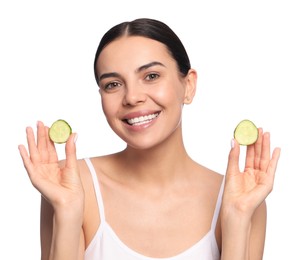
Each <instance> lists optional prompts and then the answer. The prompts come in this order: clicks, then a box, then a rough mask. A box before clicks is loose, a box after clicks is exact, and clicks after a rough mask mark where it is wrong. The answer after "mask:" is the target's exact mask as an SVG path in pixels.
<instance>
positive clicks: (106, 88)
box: [104, 81, 121, 90]
mask: <svg viewBox="0 0 299 260" xmlns="http://www.w3.org/2000/svg"><path fill="white" fill-rule="evenodd" d="M120 85H121V83H119V82H116V81H113V82H109V83H107V84H105V85H104V89H105V90H109V89H113V88H116V87H119V86H120Z"/></svg>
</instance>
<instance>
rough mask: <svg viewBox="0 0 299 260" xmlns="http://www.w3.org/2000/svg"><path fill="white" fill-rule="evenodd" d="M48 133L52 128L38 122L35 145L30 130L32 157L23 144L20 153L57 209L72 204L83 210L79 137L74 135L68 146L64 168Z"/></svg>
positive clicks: (36, 182) (30, 176) (26, 166)
mask: <svg viewBox="0 0 299 260" xmlns="http://www.w3.org/2000/svg"><path fill="white" fill-rule="evenodd" d="M48 131H49V128H48V127H45V126H44V124H43V123H42V122H38V123H37V142H35V137H34V133H33V130H32V128H31V127H27V129H26V133H27V143H28V149H29V154H28V152H27V150H26V148H25V146H24V145H19V151H20V154H21V157H22V160H23V163H24V166H25V168H26V170H27V173H28V176H29V178H30V180H31V182H32V184H33V186H34V187H35V188H36V189H37V190H39V192H40V193H41V194H42V195H43V196H44V197H45V198H46V200H48V202H49V203H50V204H51V205H52V206H53V208H54V210H55V209H57V208H59V207H61V206H63V207H65V206H67V205H69V206H70V208H73V209H75V208H77V209H79V210H82V211H83V201H84V192H83V187H82V183H81V179H80V175H79V170H78V166H77V158H76V146H75V138H76V134H72V135H71V136H70V138H69V139H68V141H67V143H66V146H65V152H66V161H65V165H64V166H61V165H59V162H58V156H57V152H56V149H55V145H54V143H53V142H52V141H51V140H50V139H49V135H48Z"/></svg>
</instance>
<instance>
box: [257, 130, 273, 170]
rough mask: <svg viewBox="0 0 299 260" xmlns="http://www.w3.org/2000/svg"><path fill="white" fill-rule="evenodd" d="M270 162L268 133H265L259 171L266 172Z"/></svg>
mask: <svg viewBox="0 0 299 260" xmlns="http://www.w3.org/2000/svg"><path fill="white" fill-rule="evenodd" d="M269 161H270V133H265V134H264V136H263V142H262V154H261V159H260V166H259V168H260V170H261V171H263V172H266V171H267V168H268V165H269Z"/></svg>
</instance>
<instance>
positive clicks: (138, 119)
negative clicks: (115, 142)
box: [126, 113, 159, 125]
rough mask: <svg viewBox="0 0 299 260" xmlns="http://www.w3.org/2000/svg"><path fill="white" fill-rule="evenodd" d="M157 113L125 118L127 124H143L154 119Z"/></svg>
mask: <svg viewBox="0 0 299 260" xmlns="http://www.w3.org/2000/svg"><path fill="white" fill-rule="evenodd" d="M158 115H159V113H155V114H151V115H146V116H139V117H134V118H130V119H127V120H126V122H127V123H128V124H129V125H143V124H147V123H149V122H151V121H152V120H153V119H155V118H156V117H157V116H158Z"/></svg>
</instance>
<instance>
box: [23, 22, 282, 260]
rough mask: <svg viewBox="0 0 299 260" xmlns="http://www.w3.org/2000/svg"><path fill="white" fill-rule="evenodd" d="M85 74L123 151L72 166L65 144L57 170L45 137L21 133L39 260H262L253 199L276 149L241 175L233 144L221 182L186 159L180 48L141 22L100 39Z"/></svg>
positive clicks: (189, 88) (264, 142) (259, 217)
mask: <svg viewBox="0 0 299 260" xmlns="http://www.w3.org/2000/svg"><path fill="white" fill-rule="evenodd" d="M94 72H95V77H96V81H97V84H98V86H99V92H100V95H101V100H102V107H103V112H104V114H105V116H106V118H107V121H108V123H109V125H110V126H111V129H112V130H113V131H114V132H115V133H116V134H117V135H118V136H119V137H120V138H122V139H123V140H124V141H125V142H126V143H127V146H126V148H125V149H124V150H123V151H120V152H118V153H115V154H109V155H105V156H99V157H94V158H86V159H81V160H77V158H76V146H75V141H76V138H77V135H76V134H72V135H71V137H70V138H69V139H68V141H67V143H66V160H64V161H58V158H57V153H56V150H55V146H54V144H53V142H52V141H50V139H49V137H48V127H46V126H44V124H43V123H42V122H38V124H37V141H35V136H34V133H33V130H32V128H30V127H28V128H27V129H26V132H27V142H28V151H29V152H27V149H26V148H25V147H24V146H23V145H20V146H19V150H20V154H21V157H22V159H23V162H24V165H25V167H26V170H27V172H28V175H29V177H30V180H31V182H32V184H33V186H34V187H35V188H37V189H38V190H39V191H40V193H41V194H42V202H41V249H42V259H55V260H59V259H63V260H67V259H72V260H74V259H86V260H89V259H92V260H96V259H101V260H115V259H121V260H137V259H148V260H150V259H153V260H154V259H169V260H183V259H184V260H186V259H188V260H193V259H194V260H195V259H205V260H208V259H223V260H224V259H229V260H234V259H238V260H246V259H251V260H253V259H254V260H255V259H262V256H263V248H264V240H265V230H266V205H265V198H266V197H267V195H268V194H269V193H270V192H271V189H272V187H273V181H274V174H275V171H276V166H277V163H278V159H279V154H280V149H279V148H276V149H274V151H273V153H272V155H271V151H270V135H269V133H263V131H262V129H261V128H260V129H259V139H258V141H257V142H256V143H255V144H254V145H250V146H248V148H247V154H246V162H245V169H244V171H242V172H241V171H240V170H239V166H238V161H239V153H240V150H239V149H240V148H239V144H238V143H237V142H236V141H235V140H233V141H232V149H231V151H230V153H229V158H228V167H227V172H226V174H225V178H224V176H223V175H221V174H218V173H216V172H214V171H212V170H210V169H207V168H206V167H204V166H202V165H199V164H198V163H196V162H195V161H193V160H192V158H190V156H189V155H188V153H187V151H186V149H185V147H184V142H183V137H182V110H183V107H184V105H185V104H190V103H191V102H192V99H193V97H194V95H195V90H196V79H197V74H196V71H195V70H194V69H192V68H191V66H190V62H189V58H188V55H187V53H186V51H185V49H184V46H183V45H182V43H181V41H180V39H179V38H178V37H177V36H176V35H175V33H174V32H173V31H172V30H171V29H170V28H169V27H168V26H167V25H165V24H164V23H162V22H160V21H157V20H152V19H137V20H134V21H132V22H124V23H121V24H119V25H116V26H115V27H113V28H112V29H110V30H109V31H108V32H107V33H106V34H105V35H104V36H103V38H102V40H101V42H100V44H99V47H98V50H97V52H96V57H95V62H94Z"/></svg>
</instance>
